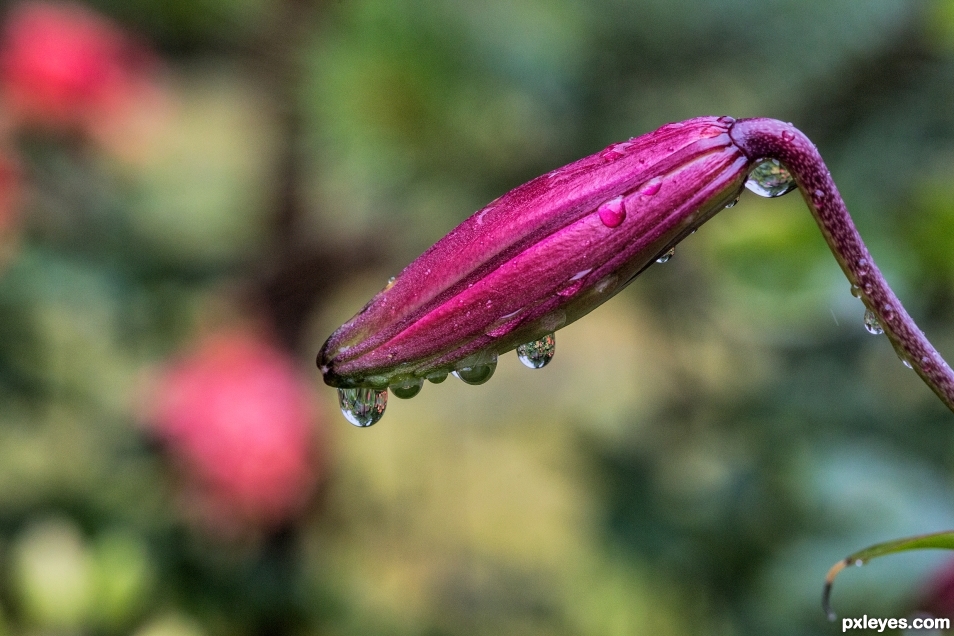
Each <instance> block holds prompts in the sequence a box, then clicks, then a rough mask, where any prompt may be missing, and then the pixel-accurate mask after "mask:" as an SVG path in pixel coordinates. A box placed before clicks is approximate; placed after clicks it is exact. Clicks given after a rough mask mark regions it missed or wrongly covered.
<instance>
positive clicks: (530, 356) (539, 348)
mask: <svg viewBox="0 0 954 636" xmlns="http://www.w3.org/2000/svg"><path fill="white" fill-rule="evenodd" d="M555 352H556V337H555V336H554V335H553V334H552V333H548V334H547V335H545V336H543V337H542V338H540V339H539V340H534V341H533V342H528V343H526V344H522V345H520V346H519V347H517V358H518V359H519V360H520V362H522V363H523V364H524V366H527V367H530V368H531V369H542V368H543V367H545V366H547V364H548V363H549V362H550V360H552V359H553V354H554V353H555Z"/></svg>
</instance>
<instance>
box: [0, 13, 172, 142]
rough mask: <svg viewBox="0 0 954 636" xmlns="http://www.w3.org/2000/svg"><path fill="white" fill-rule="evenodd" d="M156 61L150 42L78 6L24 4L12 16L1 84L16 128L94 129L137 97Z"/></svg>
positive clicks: (3, 44)
mask: <svg viewBox="0 0 954 636" xmlns="http://www.w3.org/2000/svg"><path fill="white" fill-rule="evenodd" d="M151 66H153V59H152V55H151V54H150V53H149V52H148V51H147V49H146V48H145V47H143V46H142V45H140V44H139V43H138V42H136V41H134V40H133V39H132V38H131V37H129V36H128V35H127V34H126V33H124V32H123V31H122V29H121V28H120V27H119V26H118V25H116V24H114V23H112V22H111V21H109V20H107V19H106V18H104V17H102V16H100V15H98V14H96V13H94V12H92V11H91V10H89V9H87V8H85V7H82V6H80V5H78V4H72V3H55V2H25V3H22V4H19V5H16V6H14V7H13V8H12V9H11V10H10V11H9V13H8V14H7V18H6V24H5V27H4V29H3V35H2V41H0V86H2V91H3V98H4V102H5V107H6V108H7V110H8V111H9V115H10V118H11V123H13V124H14V125H27V126H37V127H41V128H53V129H57V130H62V129H66V130H69V131H80V132H90V131H91V130H95V129H96V128H97V127H99V126H101V125H103V124H104V122H109V121H110V120H111V119H112V118H114V117H115V116H117V115H118V114H120V113H121V112H122V111H123V110H125V109H127V108H128V107H129V106H130V104H131V103H132V102H134V101H135V100H136V99H137V98H138V97H139V95H140V94H141V93H142V90H143V88H144V87H146V86H147V85H148V82H147V81H146V79H145V78H146V77H147V76H148V75H149V72H148V71H149V69H150V67H151Z"/></svg>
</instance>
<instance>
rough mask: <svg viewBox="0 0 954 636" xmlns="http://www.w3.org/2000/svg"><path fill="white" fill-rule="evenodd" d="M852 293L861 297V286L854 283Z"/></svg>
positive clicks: (856, 296)
mask: <svg viewBox="0 0 954 636" xmlns="http://www.w3.org/2000/svg"><path fill="white" fill-rule="evenodd" d="M851 295H852V296H854V297H855V298H861V287H858V286H857V285H852V286H851Z"/></svg>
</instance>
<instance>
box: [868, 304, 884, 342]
mask: <svg viewBox="0 0 954 636" xmlns="http://www.w3.org/2000/svg"><path fill="white" fill-rule="evenodd" d="M865 329H867V330H868V333H870V334H872V335H875V336H880V335H881V334H883V333H884V328H882V327H881V323H880V322H878V317H877V316H875V313H874V312H873V311H871V310H870V309H865Z"/></svg>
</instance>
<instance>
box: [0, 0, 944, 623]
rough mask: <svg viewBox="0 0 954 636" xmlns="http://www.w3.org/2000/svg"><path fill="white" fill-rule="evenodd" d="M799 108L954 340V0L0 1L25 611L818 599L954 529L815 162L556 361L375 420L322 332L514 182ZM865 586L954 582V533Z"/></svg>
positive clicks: (214, 617)
mask: <svg viewBox="0 0 954 636" xmlns="http://www.w3.org/2000/svg"><path fill="white" fill-rule="evenodd" d="M704 114H705V115H721V114H729V115H733V116H735V117H745V116H769V117H776V118H779V119H784V120H786V121H792V122H794V123H795V125H797V126H798V127H799V128H801V129H802V130H803V131H805V132H806V133H807V134H808V136H809V137H811V138H812V139H813V140H814V141H815V142H816V143H817V145H818V146H819V148H820V150H821V152H822V154H823V156H824V157H825V158H826V160H827V161H828V163H829V167H830V168H831V170H832V173H833V175H834V177H835V180H836V181H837V183H838V184H839V187H840V188H841V191H842V193H843V195H844V197H845V199H846V201H847V203H848V206H849V208H850V209H851V211H852V213H853V215H854V217H855V220H856V222H857V225H858V226H859V228H860V230H861V233H862V235H863V236H864V237H865V238H866V240H867V241H868V243H869V246H870V248H871V250H872V252H873V254H874V256H875V258H876V260H877V261H878V262H879V264H880V266H881V268H882V270H883V271H884V272H885V274H886V276H887V278H888V280H889V281H890V282H891V284H892V285H893V286H894V288H895V290H896V291H897V292H898V294H899V296H900V297H901V299H902V300H903V302H904V303H905V304H906V305H907V307H908V309H909V311H910V312H911V313H912V314H913V315H914V316H915V319H916V320H917V321H918V322H919V324H920V326H921V327H922V328H923V329H925V331H926V332H927V334H928V336H929V337H930V338H931V339H932V340H933V341H934V343H935V344H936V346H937V347H938V348H939V350H940V351H941V352H942V354H944V355H946V357H947V358H948V359H951V358H954V188H952V184H954V1H952V0H923V1H914V0H868V1H866V2H858V1H857V0H825V1H824V2H822V1H821V0H770V1H765V0H761V1H754V0H708V1H706V2H698V1H697V0H641V1H636V0H632V1H626V0H521V1H520V2H506V1H503V0H486V1H484V2H474V1H472V0H422V1H410V0H337V1H331V0H325V1H322V0H192V1H190V0H138V1H137V2H126V1H124V0H95V1H90V2H89V3H88V4H83V5H81V4H64V3H54V2H49V3H46V2H32V3H31V2H28V3H10V2H5V3H3V4H2V6H0V230H2V232H0V238H2V241H0V268H2V269H0V634H2V635H3V636H6V635H8V634H9V635H14V634H17V635H19V634H31V635H32V634H96V635H98V634H102V635H111V634H136V635H137V636H199V635H208V636H215V635H219V634H223V635H224V634H238V635H245V634H247V635H259V634H263V635H264V634H269V635H285V634H295V635H299V634H300V635H312V634H313V635H319V634H321V635H334V636H375V635H379V634H380V635H407V636H411V635H415V636H416V635H420V636H457V635H483V634H488V635H489V634H495V635H499V634H515V635H526V636H530V635H537V634H540V635H543V634H547V635H566V636H571V635H572V636H589V635H593V636H597V635H599V636H613V635H629V634H656V635H660V636H667V635H673V636H675V635H682V634H693V635H694V634H711V635H718V636H734V635H749V634H751V635H762V634H774V635H781V636H786V635H793V636H794V635H801V634H829V633H835V632H836V631H839V630H840V623H835V624H830V623H828V622H827V621H826V620H825V617H824V615H823V613H822V611H821V608H820V603H819V597H820V593H821V584H822V581H823V577H824V574H825V572H826V570H827V568H828V567H829V566H830V565H831V564H832V563H833V562H835V561H836V560H838V559H840V558H842V557H844V556H845V555H846V554H848V553H850V552H852V551H854V550H856V549H858V548H861V547H864V546H865V545H867V544H869V543H872V542H876V541H880V540H886V539H891V538H895V537H899V536H903V535H907V534H913V533H919V532H930V531H937V530H943V529H950V528H952V527H954V452H952V451H954V416H952V414H951V413H950V412H949V411H947V410H946V409H945V408H944V406H943V405H942V404H941V403H940V402H939V401H938V400H937V399H936V398H935V396H934V395H933V394H932V393H931V392H930V391H929V390H928V389H927V388H926V387H925V386H924V385H923V384H922V383H921V381H920V380H919V379H918V378H917V377H916V375H915V374H914V373H913V372H911V371H910V370H908V369H906V368H905V367H904V366H903V365H902V364H901V362H900V361H899V360H898V358H897V356H896V355H895V353H894V351H893V350H892V348H891V346H890V344H889V343H888V341H887V339H885V338H884V337H874V336H871V335H869V334H868V333H867V332H866V330H865V329H864V328H863V326H862V315H863V306H862V304H861V303H860V302H859V301H858V300H856V299H855V298H853V297H852V296H851V294H850V293H849V285H848V283H847V281H846V280H845V279H844V277H843V276H842V274H841V273H840V271H839V269H838V267H837V265H836V263H835V261H834V259H833V258H832V257H831V255H830V253H829V252H828V250H827V247H826V246H825V244H824V242H823V240H822V238H821V236H820V234H819V232H818V231H817V229H816V227H815V225H814V222H813V221H812V219H811V218H810V216H809V215H808V213H807V210H806V208H805V206H804V204H803V202H802V201H801V199H800V198H799V196H798V195H797V194H792V195H789V196H787V197H784V198H780V199H774V200H768V199H760V198H758V197H755V196H752V195H750V194H749V193H746V194H744V195H743V197H742V201H741V202H740V204H739V205H738V206H736V207H735V208H733V209H731V210H726V211H724V212H723V213H721V214H720V215H718V217H716V218H715V219H714V220H713V221H712V222H711V223H709V224H707V225H706V226H704V227H703V228H702V229H701V230H700V231H699V232H698V233H697V234H695V235H693V236H691V237H689V238H688V239H687V240H686V241H685V242H683V243H682V244H681V245H680V246H679V247H678V249H677V250H676V254H675V257H674V258H673V259H672V260H671V261H670V262H669V263H667V264H666V265H657V266H654V267H652V268H650V269H649V270H648V271H647V272H646V273H644V274H643V275H642V276H641V277H640V278H639V279H638V280H637V281H636V282H635V283H634V284H633V285H632V286H631V287H630V288H629V289H627V290H626V291H625V292H623V293H621V294H620V295H619V296H618V297H616V298H615V299H614V300H613V301H612V302H610V303H608V304H607V305H604V306H603V307H601V308H599V309H598V310H596V311H595V312H593V313H592V314H591V315H589V316H588V317H586V318H585V319H584V320H582V321H580V322H578V323H575V324H573V325H571V326H569V327H567V328H566V329H564V330H562V331H560V332H559V333H558V334H557V353H556V357H555V359H554V360H553V362H552V363H551V364H550V365H549V366H548V367H547V368H545V369H543V370H539V371H531V370H529V369H526V368H524V367H523V366H522V365H520V364H519V363H518V361H517V360H516V357H515V356H514V355H512V354H511V355H508V356H506V357H504V358H503V359H501V361H500V364H499V365H498V368H497V372H496V375H495V377H494V378H493V379H492V380H491V381H490V382H489V383H487V384H486V385H483V386H479V387H473V386H466V385H463V384H462V383H460V382H458V381H456V380H450V381H448V382H445V383H444V384H441V385H439V386H434V385H427V386H425V387H424V390H423V392H422V393H421V394H420V395H419V396H418V397H416V398H414V399H413V400H411V401H401V400H397V399H394V398H393V397H392V399H391V401H390V404H389V406H388V410H387V414H386V415H385V417H384V419H383V421H382V422H381V423H379V424H378V425H376V426H375V427H373V428H371V429H367V430H359V429H356V428H353V427H351V426H350V425H348V424H347V423H346V422H345V420H344V419H343V417H341V414H340V413H339V412H338V408H337V401H336V396H335V392H334V391H333V390H332V389H330V388H328V387H325V386H324V385H323V384H322V383H321V380H320V377H319V374H318V372H317V369H316V368H315V367H314V356H315V354H316V352H317V350H318V348H319V347H320V345H321V343H322V342H323V341H324V339H325V338H326V337H327V336H328V335H329V334H330V333H331V331H332V330H333V329H334V328H335V327H337V326H338V325H339V324H341V323H342V322H343V321H345V320H346V319H348V318H349V317H350V316H351V315H352V314H353V313H355V312H356V311H357V310H358V309H359V308H360V307H361V306H362V305H363V304H364V302H365V301H367V300H368V299H369V298H370V297H371V295H372V294H373V293H375V292H376V291H378V290H379V289H380V288H381V287H382V286H383V285H384V284H385V282H386V281H387V279H388V277H389V276H392V275H394V274H396V273H397V272H399V271H400V270H401V268H403V267H404V265H406V264H407V263H408V262H410V260H412V259H413V258H414V257H415V256H417V255H418V254H419V253H420V252H421V251H423V250H424V249H425V248H427V247H428V246H429V245H430V244H432V243H433V242H434V241H436V240H437V239H438V238H440V237H441V236H443V235H444V234H445V233H446V232H447V231H449V230H450V229H451V228H452V227H454V226H455V225H456V224H457V223H458V222H460V221H461V220H463V219H464V218H465V217H466V216H468V215H469V214H470V213H471V212H473V211H474V210H476V209H478V208H480V207H482V206H483V205H484V204H485V203H487V202H488V201H490V200H492V199H494V198H495V197H497V196H498V195H500V194H502V193H503V192H505V191H507V190H508V189H510V188H512V187H515V186H517V185H519V184H520V183H522V182H524V181H527V180H529V179H530V178H532V177H534V176H536V175H538V174H541V173H543V172H546V171H549V170H551V169H552V168H554V167H557V166H559V165H562V164H564V163H568V162H570V161H572V160H574V159H577V158H579V157H581V156H583V155H586V154H590V153H594V152H597V151H599V150H600V149H602V148H603V147H605V146H606V145H608V144H610V143H612V142H615V141H620V140H623V139H627V138H629V137H631V136H635V135H639V134H642V133H644V132H647V131H649V130H651V129H654V128H656V127H658V126H660V125H662V124H663V123H666V122H669V121H676V120H681V119H685V118H689V117H693V116H697V115H704ZM834 603H835V608H836V610H837V611H839V613H840V614H841V615H848V616H861V615H862V614H867V615H869V616H884V617H888V616H909V615H911V614H912V613H913V612H916V611H918V610H931V611H934V612H935V613H938V614H940V615H947V616H954V565H952V564H951V562H950V561H948V557H946V555H945V554H943V553H924V554H908V555H903V556H894V557H890V558H886V559H883V560H881V561H879V562H875V563H873V564H871V565H869V566H868V567H865V568H863V569H852V570H850V571H848V572H845V573H844V574H843V575H842V576H841V577H840V579H839V582H838V585H837V586H836V589H835V593H834Z"/></svg>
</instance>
